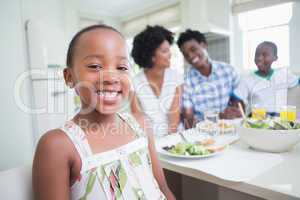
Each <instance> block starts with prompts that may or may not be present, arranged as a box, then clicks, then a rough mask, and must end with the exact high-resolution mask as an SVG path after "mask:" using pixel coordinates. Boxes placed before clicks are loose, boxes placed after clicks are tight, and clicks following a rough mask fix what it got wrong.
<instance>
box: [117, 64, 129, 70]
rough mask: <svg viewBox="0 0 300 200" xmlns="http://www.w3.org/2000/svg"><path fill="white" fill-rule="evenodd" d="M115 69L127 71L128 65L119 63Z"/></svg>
mask: <svg viewBox="0 0 300 200" xmlns="http://www.w3.org/2000/svg"><path fill="white" fill-rule="evenodd" d="M117 70H121V71H127V70H128V67H127V66H126V65H121V66H118V67H117Z"/></svg>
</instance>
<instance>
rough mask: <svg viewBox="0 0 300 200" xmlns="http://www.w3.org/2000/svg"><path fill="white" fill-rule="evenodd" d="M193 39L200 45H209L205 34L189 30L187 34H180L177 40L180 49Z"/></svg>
mask: <svg viewBox="0 0 300 200" xmlns="http://www.w3.org/2000/svg"><path fill="white" fill-rule="evenodd" d="M193 39H194V40H196V41H197V42H198V43H199V44H201V43H205V44H207V41H206V38H205V36H204V34H203V33H201V32H199V31H194V30H191V29H187V30H186V31H185V32H182V33H180V35H179V38H178V40H177V45H178V47H179V48H180V47H181V46H182V45H183V44H184V43H185V42H187V41H189V40H193Z"/></svg>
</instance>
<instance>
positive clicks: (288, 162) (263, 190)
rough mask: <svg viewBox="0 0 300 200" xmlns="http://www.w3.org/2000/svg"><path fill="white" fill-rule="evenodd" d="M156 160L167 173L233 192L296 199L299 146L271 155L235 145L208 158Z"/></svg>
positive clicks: (273, 199)
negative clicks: (202, 181) (209, 183)
mask: <svg viewBox="0 0 300 200" xmlns="http://www.w3.org/2000/svg"><path fill="white" fill-rule="evenodd" d="M159 158H160V161H161V165H162V166H163V167H164V168H166V169H168V170H171V171H174V172H177V173H180V174H183V175H187V176H191V177H194V178H198V179H201V180H204V181H208V182H211V183H214V184H217V185H220V186H223V187H227V188H230V189H233V190H237V191H240V192H244V193H247V194H251V195H254V196H258V197H261V198H264V199H270V200H277V199H278V200H279V199H280V200H295V199H300V145H297V146H296V147H295V148H294V149H293V150H292V151H290V152H287V153H281V154H273V153H265V152H258V151H255V150H252V149H249V148H248V146H247V145H245V144H244V143H242V142H240V141H239V142H237V143H234V144H232V145H231V146H230V148H228V149H227V150H226V151H224V152H223V153H222V154H219V155H217V156H214V157H210V158H205V159H182V158H171V157H168V156H161V155H160V157H159Z"/></svg>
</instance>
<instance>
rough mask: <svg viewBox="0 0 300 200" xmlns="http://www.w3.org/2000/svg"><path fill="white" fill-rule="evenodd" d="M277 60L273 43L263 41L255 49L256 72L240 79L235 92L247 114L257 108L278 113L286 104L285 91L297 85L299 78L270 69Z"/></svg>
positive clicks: (289, 73)
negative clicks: (254, 107) (244, 106)
mask: <svg viewBox="0 0 300 200" xmlns="http://www.w3.org/2000/svg"><path fill="white" fill-rule="evenodd" d="M277 59H278V57H277V46H276V45H275V44H274V43H273V42H269V41H264V42H262V43H260V44H259V45H258V46H257V47H256V51H255V59H254V61H255V64H256V66H257V69H258V70H256V71H255V72H254V73H251V74H249V75H247V76H246V77H245V78H242V81H241V82H240V85H239V87H238V88H237V89H236V90H235V95H236V96H238V97H239V98H241V99H242V100H243V102H244V104H245V105H246V108H247V111H248V112H249V111H250V109H251V108H252V107H253V106H258V107H261V108H265V109H266V111H267V113H269V114H271V115H272V114H275V113H278V111H279V109H280V107H281V106H284V105H286V104H287V89H288V88H292V87H294V86H296V85H297V84H299V77H297V76H295V75H294V74H292V73H291V72H290V71H289V70H288V69H287V68H279V69H272V63H273V62H274V61H276V60H277Z"/></svg>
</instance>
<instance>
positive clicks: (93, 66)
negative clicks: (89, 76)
mask: <svg viewBox="0 0 300 200" xmlns="http://www.w3.org/2000/svg"><path fill="white" fill-rule="evenodd" d="M88 68H90V69H94V70H99V69H101V68H102V66H101V65H99V64H90V65H88Z"/></svg>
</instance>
